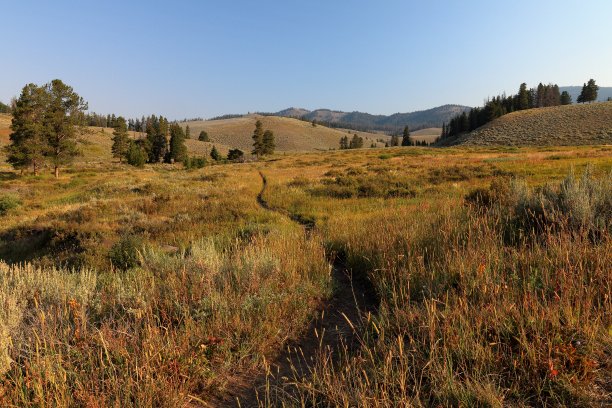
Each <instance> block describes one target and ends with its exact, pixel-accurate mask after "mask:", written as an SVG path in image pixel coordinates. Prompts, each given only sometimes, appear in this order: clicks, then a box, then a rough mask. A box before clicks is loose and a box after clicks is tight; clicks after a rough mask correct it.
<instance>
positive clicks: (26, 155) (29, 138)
mask: <svg viewBox="0 0 612 408" xmlns="http://www.w3.org/2000/svg"><path fill="white" fill-rule="evenodd" d="M47 100H48V95H47V93H46V92H45V89H44V87H40V86H37V85H35V84H28V85H26V86H24V87H23V89H22V91H21V95H20V96H19V99H17V101H16V102H15V109H14V112H13V119H12V123H11V129H12V130H13V132H12V133H11V135H10V141H11V143H10V144H9V145H8V146H7V147H6V148H5V150H6V153H7V161H8V162H9V163H10V164H11V165H12V166H13V167H14V168H15V169H19V170H23V169H25V168H26V167H32V170H33V171H34V174H36V173H37V172H38V170H39V169H40V168H41V167H42V165H43V164H44V161H45V155H46V153H47V152H48V144H47V141H46V135H45V132H44V130H45V129H44V115H45V111H46V109H47Z"/></svg>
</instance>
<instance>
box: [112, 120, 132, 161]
mask: <svg viewBox="0 0 612 408" xmlns="http://www.w3.org/2000/svg"><path fill="white" fill-rule="evenodd" d="M129 148H130V138H129V136H128V130H127V123H126V122H125V118H124V117H123V116H119V117H118V118H117V120H116V122H115V129H114V130H113V146H112V147H111V152H112V153H113V157H116V158H118V159H119V163H121V162H122V161H123V158H124V157H126V156H127V152H128V149H129Z"/></svg>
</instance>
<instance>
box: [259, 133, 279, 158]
mask: <svg viewBox="0 0 612 408" xmlns="http://www.w3.org/2000/svg"><path fill="white" fill-rule="evenodd" d="M275 149H276V143H275V142H274V132H272V131H271V130H266V131H265V132H264V134H263V140H262V154H263V155H266V154H274V150H275Z"/></svg>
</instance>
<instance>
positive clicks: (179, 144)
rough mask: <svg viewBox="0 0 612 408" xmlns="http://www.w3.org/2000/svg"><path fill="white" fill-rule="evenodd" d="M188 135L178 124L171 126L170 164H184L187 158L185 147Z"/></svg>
mask: <svg viewBox="0 0 612 408" xmlns="http://www.w3.org/2000/svg"><path fill="white" fill-rule="evenodd" d="M185 138H186V134H185V133H184V132H183V128H182V127H181V126H180V125H179V124H178V123H173V124H172V125H171V126H170V150H169V152H168V160H167V161H169V162H173V161H174V162H182V161H183V160H185V157H187V147H186V146H185Z"/></svg>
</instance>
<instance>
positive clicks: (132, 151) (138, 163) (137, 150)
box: [125, 140, 147, 167]
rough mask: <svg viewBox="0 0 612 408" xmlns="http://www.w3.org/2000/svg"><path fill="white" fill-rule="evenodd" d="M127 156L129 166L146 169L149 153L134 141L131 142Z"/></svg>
mask: <svg viewBox="0 0 612 408" xmlns="http://www.w3.org/2000/svg"><path fill="white" fill-rule="evenodd" d="M125 156H126V160H127V162H128V164H129V165H131V166H134V167H144V164H145V162H146V161H147V153H146V152H145V151H144V150H143V148H142V147H141V146H140V144H138V143H136V142H134V141H133V140H130V144H129V146H128V150H127V152H126V155H125Z"/></svg>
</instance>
